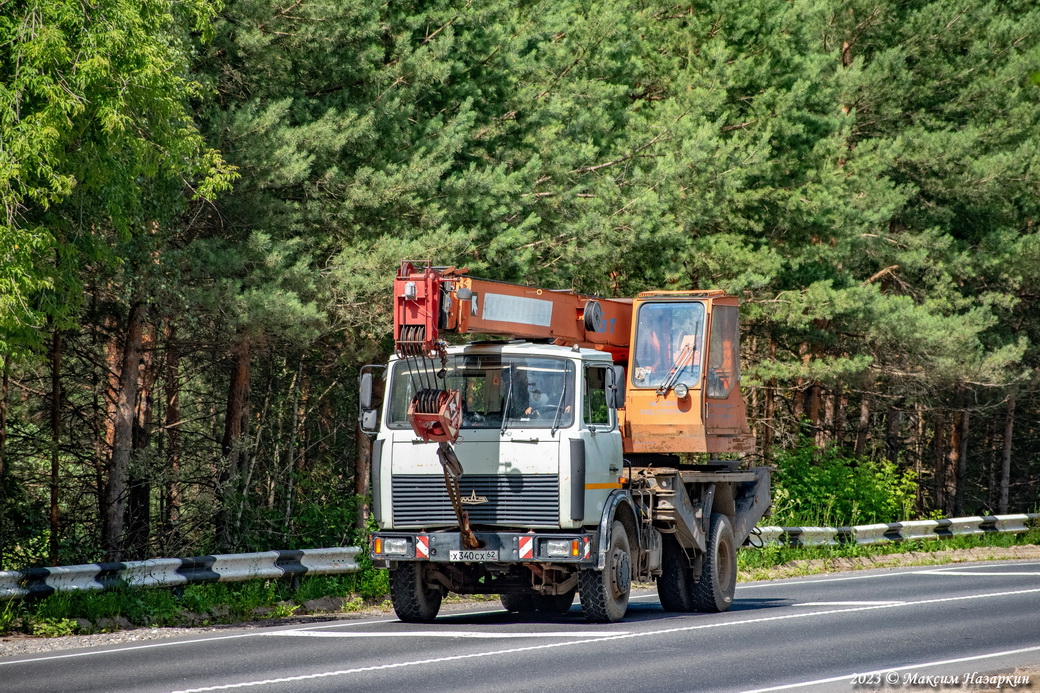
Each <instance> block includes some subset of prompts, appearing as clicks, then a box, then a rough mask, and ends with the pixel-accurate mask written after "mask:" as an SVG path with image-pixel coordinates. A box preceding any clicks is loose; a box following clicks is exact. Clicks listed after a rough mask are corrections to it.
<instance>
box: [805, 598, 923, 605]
mask: <svg viewBox="0 0 1040 693" xmlns="http://www.w3.org/2000/svg"><path fill="white" fill-rule="evenodd" d="M905 603H906V602H902V601H893V600H891V599H888V600H885V601H874V602H794V603H793V604H788V606H886V605H890V604H891V605H896V604H905Z"/></svg>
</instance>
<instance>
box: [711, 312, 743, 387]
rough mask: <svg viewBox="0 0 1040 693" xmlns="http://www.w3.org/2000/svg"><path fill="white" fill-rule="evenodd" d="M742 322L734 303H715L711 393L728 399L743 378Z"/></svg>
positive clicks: (712, 331)
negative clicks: (741, 368) (741, 352)
mask: <svg viewBox="0 0 1040 693" xmlns="http://www.w3.org/2000/svg"><path fill="white" fill-rule="evenodd" d="M739 333H740V322H739V320H738V313H737V308H736V307H735V306H716V308H715V310H714V312H713V313H712V317H711V346H710V347H709V354H708V397H711V398H712V399H725V398H727V397H729V393H730V392H732V391H733V388H734V387H735V386H736V385H737V383H739V382H740V353H739V351H738V350H739V349H740V342H739V339H738V338H739Z"/></svg>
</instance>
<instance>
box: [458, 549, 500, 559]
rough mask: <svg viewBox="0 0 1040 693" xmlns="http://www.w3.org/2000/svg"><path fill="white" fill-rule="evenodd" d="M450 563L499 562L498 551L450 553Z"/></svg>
mask: <svg viewBox="0 0 1040 693" xmlns="http://www.w3.org/2000/svg"><path fill="white" fill-rule="evenodd" d="M448 560H450V561H497V560H498V551H449V552H448Z"/></svg>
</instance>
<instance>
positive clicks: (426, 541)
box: [415, 534, 430, 558]
mask: <svg viewBox="0 0 1040 693" xmlns="http://www.w3.org/2000/svg"><path fill="white" fill-rule="evenodd" d="M415 557H416V558H429V557H430V538H429V537H428V536H426V535H424V534H420V535H419V536H418V537H416V541H415Z"/></svg>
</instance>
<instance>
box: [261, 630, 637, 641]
mask: <svg viewBox="0 0 1040 693" xmlns="http://www.w3.org/2000/svg"><path fill="white" fill-rule="evenodd" d="M266 635H269V636H271V637H277V636H283V635H289V636H294V637H306V638H474V639H477V640H480V639H485V638H486V639H509V638H604V637H608V636H613V635H628V632H627V631H621V632H615V631H601V632H594V631H587V630H578V631H570V630H566V631H559V632H557V633H546V632H541V633H512V632H505V633H494V632H490V631H489V632H484V633H482V632H480V631H457V630H428V631H411V632H408V631H406V632H394V631H386V632H382V633H357V632H353V633H351V632H347V633H315V632H312V631H302V630H282V631H278V632H277V633H267V634H266Z"/></svg>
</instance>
